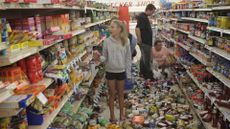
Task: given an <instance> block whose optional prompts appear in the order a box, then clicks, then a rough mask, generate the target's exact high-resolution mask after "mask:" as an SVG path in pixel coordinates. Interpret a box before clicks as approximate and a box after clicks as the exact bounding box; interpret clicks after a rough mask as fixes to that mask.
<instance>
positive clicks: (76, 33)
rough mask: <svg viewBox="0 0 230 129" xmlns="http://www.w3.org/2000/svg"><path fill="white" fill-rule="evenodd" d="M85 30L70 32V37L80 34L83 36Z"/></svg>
mask: <svg viewBox="0 0 230 129" xmlns="http://www.w3.org/2000/svg"><path fill="white" fill-rule="evenodd" d="M85 32H86V30H85V29H82V30H76V31H72V35H73V36H76V35H80V34H83V33H85Z"/></svg>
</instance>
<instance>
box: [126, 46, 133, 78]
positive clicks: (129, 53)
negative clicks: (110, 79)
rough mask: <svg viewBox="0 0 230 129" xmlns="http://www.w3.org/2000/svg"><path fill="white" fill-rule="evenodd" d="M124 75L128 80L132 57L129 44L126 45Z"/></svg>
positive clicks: (130, 75)
mask: <svg viewBox="0 0 230 129" xmlns="http://www.w3.org/2000/svg"><path fill="white" fill-rule="evenodd" d="M126 61H127V62H126V75H127V78H128V79H131V77H132V74H131V67H132V55H131V50H130V43H129V42H128V44H127V45H126Z"/></svg>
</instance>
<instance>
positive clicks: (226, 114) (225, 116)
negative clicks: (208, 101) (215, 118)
mask: <svg viewBox="0 0 230 129" xmlns="http://www.w3.org/2000/svg"><path fill="white" fill-rule="evenodd" d="M227 117H228V113H227V112H225V113H224V120H225V121H226V120H227Z"/></svg>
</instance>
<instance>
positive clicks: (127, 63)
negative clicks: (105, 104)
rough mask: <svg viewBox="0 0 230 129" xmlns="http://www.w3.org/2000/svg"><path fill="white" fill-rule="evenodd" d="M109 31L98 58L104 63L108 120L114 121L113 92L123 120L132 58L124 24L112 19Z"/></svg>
mask: <svg viewBox="0 0 230 129" xmlns="http://www.w3.org/2000/svg"><path fill="white" fill-rule="evenodd" d="M110 31H111V36H110V37H109V38H107V39H106V40H105V41H104V44H103V51H102V56H101V57H100V59H101V61H103V62H104V63H105V69H106V79H107V84H108V87H109V108H110V121H111V123H116V119H115V114H114V100H115V93H118V99H119V107H120V120H124V119H125V111H124V86H125V79H126V77H127V78H128V79H131V65H132V59H131V51H130V43H129V40H128V35H127V32H126V27H125V24H124V23H123V22H121V21H119V20H112V22H111V24H110ZM95 58H96V57H95ZM116 90H117V92H116Z"/></svg>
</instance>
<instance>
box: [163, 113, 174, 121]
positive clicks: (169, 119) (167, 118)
mask: <svg viewBox="0 0 230 129" xmlns="http://www.w3.org/2000/svg"><path fill="white" fill-rule="evenodd" d="M165 119H166V120H168V121H175V120H176V118H175V117H174V116H173V115H168V114H166V115H165Z"/></svg>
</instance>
